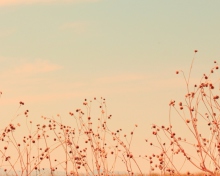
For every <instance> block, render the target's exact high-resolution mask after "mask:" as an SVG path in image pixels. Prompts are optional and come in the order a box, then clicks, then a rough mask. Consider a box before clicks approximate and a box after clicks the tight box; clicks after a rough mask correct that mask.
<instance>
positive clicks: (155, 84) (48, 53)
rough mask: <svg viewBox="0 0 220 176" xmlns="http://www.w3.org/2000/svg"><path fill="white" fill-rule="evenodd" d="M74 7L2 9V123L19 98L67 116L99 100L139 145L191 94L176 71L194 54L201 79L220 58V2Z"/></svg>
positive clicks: (33, 109)
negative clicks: (174, 105) (173, 106)
mask: <svg viewBox="0 0 220 176" xmlns="http://www.w3.org/2000/svg"><path fill="white" fill-rule="evenodd" d="M72 1H73V2H71V0H70V1H69V2H68V1H67V2H65V3H63V2H64V1H63V2H61V1H58V0H57V1H53V0H51V1H50V2H47V3H45V2H46V1H45V2H44V1H38V0H35V1H33V3H26V2H28V1H26V0H17V1H16V2H13V0H11V1H5V2H0V61H1V64H0V79H1V84H0V90H1V91H2V92H3V95H2V97H1V102H0V104H1V106H2V107H3V110H1V114H2V116H3V115H4V116H8V117H9V118H8V119H4V120H3V119H2V120H3V121H4V123H8V121H9V119H10V116H12V114H13V113H14V112H15V111H16V108H17V106H18V102H19V101H20V100H22V101H24V102H25V104H26V108H28V109H29V110H30V113H31V115H32V116H33V117H40V115H47V116H52V115H55V114H57V113H60V114H62V115H63V116H68V112H69V111H71V110H72V109H75V108H78V107H81V106H82V101H83V99H84V98H88V99H92V98H93V97H100V96H103V97H106V98H107V103H108V107H109V113H111V114H113V117H114V116H115V121H114V118H113V121H112V128H116V129H117V128H118V126H122V128H124V129H126V130H131V129H133V124H134V123H138V124H140V127H139V131H137V133H138V136H139V137H138V140H140V141H141V139H144V138H145V137H148V136H151V134H150V125H151V124H152V123H154V122H155V123H166V120H167V117H168V103H169V101H170V99H174V98H175V97H177V98H179V99H180V98H182V97H183V96H184V95H185V92H184V91H183V90H184V89H183V85H184V84H183V82H182V81H183V79H182V78H181V76H176V75H175V70H177V69H183V70H186V72H187V71H188V68H189V66H190V63H191V60H192V58H193V55H194V50H195V49H198V51H199V52H198V54H197V56H196V57H198V59H197V60H196V61H195V65H196V68H195V69H197V71H195V72H194V74H193V75H194V76H198V77H199V78H200V75H201V73H204V72H205V71H208V70H209V68H210V67H211V66H212V63H213V60H218V59H219V57H220V52H219V46H220V35H219V31H220V11H219V8H220V1H217V0H215V1H214V0H213V1H207V0H194V1H190V0H184V1H176V0H168V1H164V0H157V1H149V0H117V1H116V0H99V1H94V2H90V1H82V2H80V0H78V2H77V3H74V0H72ZM196 73H198V74H196ZM198 77H197V78H198ZM179 78H180V79H179ZM181 96H182V97H181ZM162 117H163V118H162ZM116 119H117V122H116ZM127 119H129V120H127ZM125 121H126V122H127V124H125V123H124V122H125ZM140 141H139V142H137V144H139V143H141V142H140Z"/></svg>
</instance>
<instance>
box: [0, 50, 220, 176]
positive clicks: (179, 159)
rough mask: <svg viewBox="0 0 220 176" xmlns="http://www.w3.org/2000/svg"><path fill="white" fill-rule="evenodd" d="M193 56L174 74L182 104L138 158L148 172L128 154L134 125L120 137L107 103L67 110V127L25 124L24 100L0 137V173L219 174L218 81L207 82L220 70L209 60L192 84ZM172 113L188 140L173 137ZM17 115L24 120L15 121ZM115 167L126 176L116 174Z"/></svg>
mask: <svg viewBox="0 0 220 176" xmlns="http://www.w3.org/2000/svg"><path fill="white" fill-rule="evenodd" d="M196 53H197V50H195V52H194V54H195V55H196ZM195 55H194V58H193V60H192V64H191V66H190V70H189V73H188V74H185V73H184V72H183V71H181V70H180V71H179V70H178V71H176V74H182V76H183V78H184V80H185V84H186V94H185V98H184V99H183V101H181V102H176V101H175V100H171V101H170V103H169V117H168V119H167V120H168V122H169V125H168V126H164V125H162V126H160V125H157V124H154V125H152V134H149V135H153V136H155V139H156V141H157V143H152V142H151V141H147V140H146V141H145V142H146V144H145V145H146V146H147V147H153V148H155V149H157V150H159V152H158V153H148V154H147V155H145V156H141V158H142V162H146V163H147V164H149V165H150V169H149V172H148V173H144V172H143V171H142V169H141V167H140V163H139V160H137V158H139V156H134V155H133V151H132V150H131V144H132V142H135V141H134V140H133V136H134V135H135V129H136V128H137V127H138V125H136V124H134V128H133V129H132V131H131V133H129V134H127V135H124V134H123V135H122V133H121V131H122V129H118V130H116V131H112V130H111V127H110V126H109V125H108V124H109V123H108V122H109V121H110V120H114V119H112V115H110V114H108V113H107V105H106V100H105V98H102V97H101V98H98V99H97V98H94V99H93V100H87V99H84V101H83V102H82V107H81V108H76V109H75V110H74V111H72V112H69V116H70V118H72V121H74V123H72V124H65V123H63V121H62V117H61V116H60V115H57V117H54V118H52V117H51V118H49V117H44V116H42V122H41V123H37V124H36V123H35V122H34V121H32V120H29V118H28V115H29V110H27V109H25V102H23V101H20V102H19V105H18V106H19V107H18V111H19V112H22V114H17V115H15V116H14V117H13V118H12V119H11V122H10V123H9V124H8V125H7V126H6V127H4V128H3V129H2V130H1V133H0V140H1V144H0V168H1V175H5V176H10V175H19V176H20V175H25V176H30V175H37V176H40V175H52V176H56V175H98V176H101V175H105V176H107V175H140V176H141V175H146V174H147V175H151V176H156V175H219V169H220V163H219V161H220V136H219V135H220V128H219V125H220V123H219V122H220V121H219V120H220V119H219V115H220V113H219V111H220V105H219V95H218V93H219V87H218V86H219V81H218V79H217V80H213V78H212V77H213V76H212V75H213V74H214V73H215V72H216V71H217V70H218V68H219V66H218V63H217V62H216V61H214V66H213V67H212V68H211V69H210V72H209V73H207V74H204V75H202V77H201V80H200V82H198V83H197V84H193V85H192V84H191V82H190V80H191V71H192V68H193V62H194V59H195ZM1 96H3V93H2V92H1ZM92 104H93V107H94V105H95V106H96V107H97V108H98V109H99V110H98V112H99V114H97V115H96V116H93V115H92V114H91V111H92V108H91V107H92ZM173 112H175V118H177V117H176V116H179V118H180V120H182V124H183V126H184V127H185V128H186V129H187V130H188V131H189V132H190V134H191V136H186V137H183V136H181V135H179V134H178V127H175V126H174V125H173V124H172V113H173ZM21 116H24V117H25V121H23V122H20V120H19V118H20V117H21ZM176 130H177V131H176ZM207 131H208V133H207ZM188 138H189V139H190V140H188ZM143 141H144V139H143ZM119 163H120V165H123V168H121V170H124V171H125V172H126V173H125V174H119V173H117V170H116V165H118V164H119ZM179 163H182V164H183V165H185V164H188V165H190V166H191V167H194V168H196V169H197V170H200V171H201V173H199V174H193V173H191V172H190V171H188V172H186V173H184V174H183V173H182V172H181V167H179V166H177V164H178V165H179ZM137 171H138V172H137ZM82 173H83V174H82ZM156 173H157V174H156Z"/></svg>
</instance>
